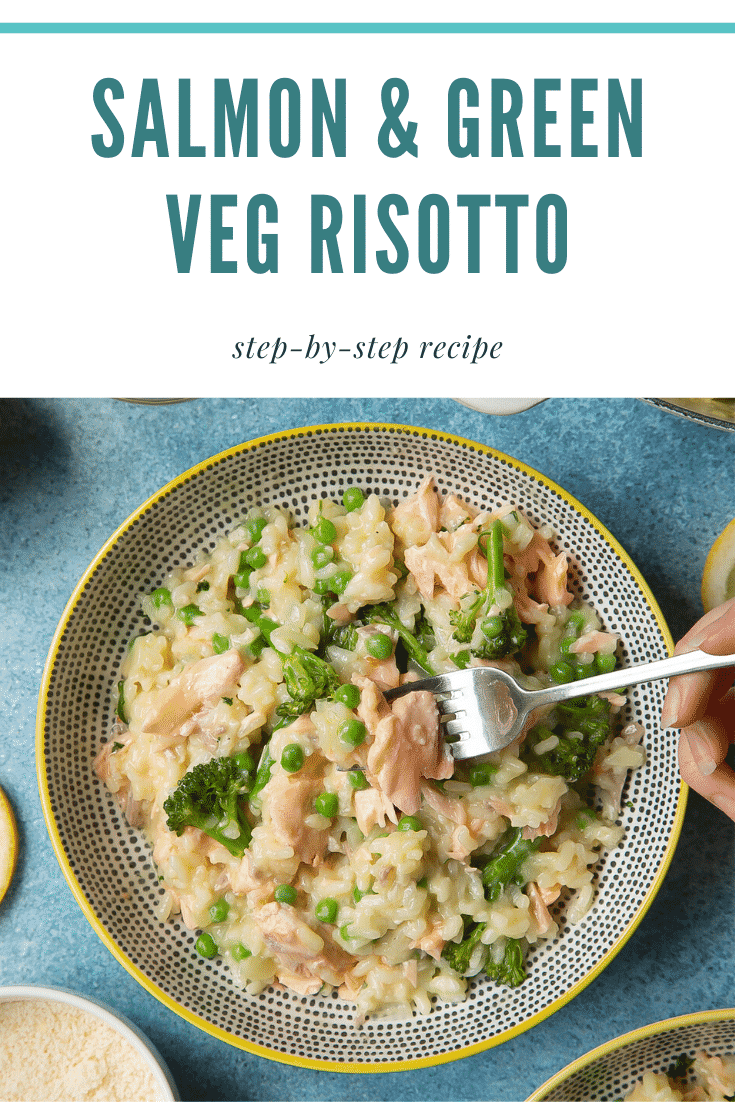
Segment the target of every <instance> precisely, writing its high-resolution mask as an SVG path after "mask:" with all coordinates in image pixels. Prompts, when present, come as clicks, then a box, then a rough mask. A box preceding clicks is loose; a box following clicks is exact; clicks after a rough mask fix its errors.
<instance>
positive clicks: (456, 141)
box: [447, 77, 480, 157]
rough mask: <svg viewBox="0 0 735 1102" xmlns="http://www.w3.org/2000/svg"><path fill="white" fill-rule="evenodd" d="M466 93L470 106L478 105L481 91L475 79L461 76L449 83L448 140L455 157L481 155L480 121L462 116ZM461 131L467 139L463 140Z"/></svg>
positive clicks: (450, 150)
mask: <svg viewBox="0 0 735 1102" xmlns="http://www.w3.org/2000/svg"><path fill="white" fill-rule="evenodd" d="M462 93H464V94H465V96H466V100H467V106H468V107H478V106H479V103H480V93H479V92H478V90H477V85H476V84H475V82H474V81H473V80H468V79H467V78H466V77H461V78H460V79H459V80H453V81H452V83H451V84H450V85H449V92H448V96H447V99H448V105H447V108H448V109H447V142H448V144H449V152H450V153H451V154H452V156H453V157H479V155H480V121H479V119H475V118H468V119H465V118H460V114H461V110H462V109H461V106H460V101H461V96H462ZM461 131H464V133H465V135H466V140H465V141H464V142H462V141H461Z"/></svg>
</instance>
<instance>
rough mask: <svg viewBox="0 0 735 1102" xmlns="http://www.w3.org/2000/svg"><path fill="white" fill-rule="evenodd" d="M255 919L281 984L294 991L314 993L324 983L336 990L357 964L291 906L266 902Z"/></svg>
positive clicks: (257, 912) (255, 915)
mask: <svg viewBox="0 0 735 1102" xmlns="http://www.w3.org/2000/svg"><path fill="white" fill-rule="evenodd" d="M253 919H254V921H255V922H256V924H257V925H258V927H259V928H260V930H261V932H262V934H263V940H264V941H265V944H266V946H267V948H268V950H269V952H270V953H271V955H272V956H273V958H274V960H275V962H276V975H277V976H278V979H279V981H280V982H281V983H283V984H285V985H286V986H287V987H293V989H294V990H295V991H299V992H302V993H311V994H313V993H314V992H315V991H318V990H319V988H320V987H321V986H322V984H323V983H328V984H330V985H331V986H332V987H337V986H339V984H341V983H342V982H343V981H344V979H345V975H346V973H347V971H348V969H349V968H351V967H352V965H353V963H354V962H353V961H352V959H351V958H350V956H349V954H348V953H346V952H345V951H344V949H342V948H341V947H340V946H339V945H336V944H335V943H334V942H332V941H331V939H330V938H329V937H322V936H321V935H320V934H318V933H317V931H316V930H314V929H312V927H311V926H309V925H307V923H305V922H303V921H302V919H301V918H299V917H298V915H297V913H296V912H295V911H294V909H293V908H292V907H287V906H282V905H281V904H280V903H275V902H274V903H266V905H265V906H264V907H261V908H260V910H259V911H256V912H255V914H254V915H253ZM317 982H318V984H319V986H318V987H315V984H316V983H317ZM307 988H308V991H307V990H306V989H307Z"/></svg>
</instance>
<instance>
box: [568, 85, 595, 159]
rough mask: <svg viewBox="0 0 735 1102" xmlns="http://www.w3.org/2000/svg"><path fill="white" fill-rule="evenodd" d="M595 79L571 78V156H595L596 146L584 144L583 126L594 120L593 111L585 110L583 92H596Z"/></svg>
mask: <svg viewBox="0 0 735 1102" xmlns="http://www.w3.org/2000/svg"><path fill="white" fill-rule="evenodd" d="M596 91H597V81H596V80H595V79H594V78H590V79H588V80H584V79H580V80H577V79H573V80H572V156H573V157H596V156H597V146H596V145H585V141H584V128H585V126H587V125H588V124H589V123H592V122H594V119H595V113H594V111H585V109H584V94H585V92H596Z"/></svg>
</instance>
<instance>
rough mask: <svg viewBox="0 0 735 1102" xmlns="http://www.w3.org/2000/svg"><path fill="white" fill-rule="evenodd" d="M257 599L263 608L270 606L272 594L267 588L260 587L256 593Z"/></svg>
mask: <svg viewBox="0 0 735 1102" xmlns="http://www.w3.org/2000/svg"><path fill="white" fill-rule="evenodd" d="M255 599H256V601H257V602H258V604H259V605H260V607H261V608H270V605H271V595H270V592H269V590H267V589H259V590H258V591H257V593H256V594H255Z"/></svg>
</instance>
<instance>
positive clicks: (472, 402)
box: [454, 398, 546, 417]
mask: <svg viewBox="0 0 735 1102" xmlns="http://www.w3.org/2000/svg"><path fill="white" fill-rule="evenodd" d="M454 400H455V402H459V403H460V405H463V406H467V407H468V408H469V409H476V410H477V411H478V413H492V414H496V415H498V416H500V417H508V416H509V415H510V414H512V413H523V411H524V409H530V408H531V406H537V405H538V404H539V403H540V402H545V401H546V399H545V398H455V399H454Z"/></svg>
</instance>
